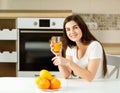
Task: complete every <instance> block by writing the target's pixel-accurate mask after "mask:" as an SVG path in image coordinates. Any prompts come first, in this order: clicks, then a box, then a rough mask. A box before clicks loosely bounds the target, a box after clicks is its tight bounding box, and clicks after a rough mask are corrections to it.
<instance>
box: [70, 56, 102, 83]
mask: <svg viewBox="0 0 120 93" xmlns="http://www.w3.org/2000/svg"><path fill="white" fill-rule="evenodd" d="M99 63H100V59H99V58H98V59H90V60H89V63H88V66H87V68H85V69H84V68H81V67H80V66H78V65H77V64H75V63H73V62H70V64H69V68H71V70H73V72H74V73H75V74H76V75H78V76H80V77H81V78H84V79H86V80H87V81H92V80H93V79H94V77H95V75H96V72H97V69H98V66H99Z"/></svg>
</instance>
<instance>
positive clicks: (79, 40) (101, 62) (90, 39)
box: [50, 15, 107, 81]
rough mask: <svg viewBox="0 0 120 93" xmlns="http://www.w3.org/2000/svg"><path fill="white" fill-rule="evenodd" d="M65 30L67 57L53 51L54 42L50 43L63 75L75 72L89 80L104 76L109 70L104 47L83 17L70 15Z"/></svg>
mask: <svg viewBox="0 0 120 93" xmlns="http://www.w3.org/2000/svg"><path fill="white" fill-rule="evenodd" d="M63 31H64V33H63V37H64V39H65V40H64V43H63V46H64V49H65V57H62V56H61V53H55V52H54V51H53V43H54V42H51V45H50V46H51V51H52V52H53V53H54V54H55V55H56V56H55V57H54V58H53V59H52V60H53V64H54V65H56V66H58V68H59V71H60V73H61V75H62V76H63V77H64V78H69V76H70V75H71V74H74V75H76V76H78V77H80V78H83V79H86V80H87V81H92V80H93V79H99V78H104V76H105V75H106V72H107V66H106V58H105V52H104V49H103V47H102V45H101V43H100V42H99V41H98V40H97V39H96V38H95V37H94V36H93V35H92V34H91V33H90V31H89V29H88V27H87V25H86V24H85V22H84V21H83V19H82V18H81V17H80V16H79V15H71V16H68V17H67V18H66V19H65V21H64V25H63Z"/></svg>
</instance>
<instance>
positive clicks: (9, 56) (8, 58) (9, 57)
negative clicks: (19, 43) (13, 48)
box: [0, 51, 17, 63]
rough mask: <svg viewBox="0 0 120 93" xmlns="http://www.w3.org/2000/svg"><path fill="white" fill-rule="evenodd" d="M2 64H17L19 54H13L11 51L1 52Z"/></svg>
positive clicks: (0, 59) (0, 60)
mask: <svg viewBox="0 0 120 93" xmlns="http://www.w3.org/2000/svg"><path fill="white" fill-rule="evenodd" d="M1 62H3V63H4V62H7V63H8V62H9V63H10V62H11V63H16V62H17V52H11V53H10V52H9V51H4V52H0V63H1Z"/></svg>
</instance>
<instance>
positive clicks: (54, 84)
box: [50, 78, 61, 89]
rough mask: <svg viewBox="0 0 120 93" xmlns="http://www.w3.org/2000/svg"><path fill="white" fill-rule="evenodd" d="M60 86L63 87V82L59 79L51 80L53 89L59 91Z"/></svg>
mask: <svg viewBox="0 0 120 93" xmlns="http://www.w3.org/2000/svg"><path fill="white" fill-rule="evenodd" d="M60 86H61V82H60V80H59V79H57V78H53V79H52V80H50V88H51V89H59V88H60Z"/></svg>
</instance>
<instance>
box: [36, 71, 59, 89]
mask: <svg viewBox="0 0 120 93" xmlns="http://www.w3.org/2000/svg"><path fill="white" fill-rule="evenodd" d="M35 84H36V86H37V87H38V88H39V89H41V90H44V91H53V90H58V89H59V88H60V87H61V82H60V80H59V79H58V78H56V77H54V76H52V75H51V73H50V72H49V71H48V70H46V69H43V70H41V71H40V73H39V76H37V77H36V78H35Z"/></svg>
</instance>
